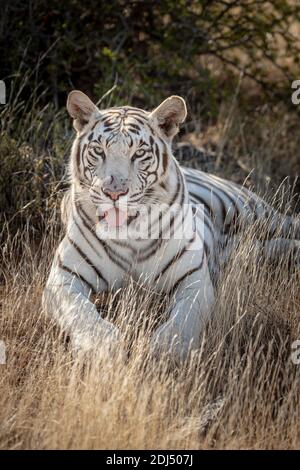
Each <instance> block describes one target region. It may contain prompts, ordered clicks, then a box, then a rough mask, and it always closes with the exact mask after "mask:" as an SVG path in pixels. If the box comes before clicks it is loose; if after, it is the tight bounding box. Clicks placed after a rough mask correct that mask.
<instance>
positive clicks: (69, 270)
mask: <svg viewBox="0 0 300 470" xmlns="http://www.w3.org/2000/svg"><path fill="white" fill-rule="evenodd" d="M58 267H59V268H60V269H62V270H63V271H66V272H68V273H69V274H72V276H74V277H77V278H78V279H80V281H81V282H83V283H84V284H86V285H87V286H88V287H89V289H90V290H91V292H92V294H96V290H95V288H94V287H93V286H92V284H91V283H90V282H89V281H87V280H86V279H85V278H84V277H83V276H82V275H81V274H78V273H76V272H74V271H72V269H70V268H68V266H66V265H64V264H63V263H62V260H61V258H60V255H58Z"/></svg>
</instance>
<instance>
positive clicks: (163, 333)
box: [150, 322, 193, 365]
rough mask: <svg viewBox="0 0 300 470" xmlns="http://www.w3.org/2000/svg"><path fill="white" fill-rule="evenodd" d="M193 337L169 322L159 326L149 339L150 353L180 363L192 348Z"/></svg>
mask: <svg viewBox="0 0 300 470" xmlns="http://www.w3.org/2000/svg"><path fill="white" fill-rule="evenodd" d="M192 345H193V338H190V337H189V336H187V335H186V334H184V332H183V331H180V330H179V329H178V328H176V325H174V324H173V323H171V322H167V323H165V324H164V325H162V326H160V327H159V328H158V329H157V330H156V331H155V332H154V334H153V337H152V338H151V341H150V355H151V356H152V357H156V358H159V357H165V358H167V359H169V360H170V361H171V362H172V363H174V364H176V365H180V364H182V363H183V362H185V361H186V359H187V358H188V356H189V353H190V351H191V349H192Z"/></svg>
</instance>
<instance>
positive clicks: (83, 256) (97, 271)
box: [67, 235, 108, 287]
mask: <svg viewBox="0 0 300 470" xmlns="http://www.w3.org/2000/svg"><path fill="white" fill-rule="evenodd" d="M67 237H68V240H69V242H70V243H71V245H72V246H73V247H74V248H75V250H77V252H78V253H79V255H80V256H81V258H82V259H83V260H84V261H85V262H86V263H87V264H88V265H89V266H90V267H91V268H92V269H93V271H94V272H95V273H96V274H97V276H98V277H99V278H100V279H102V280H103V281H104V282H105V284H106V286H107V287H108V282H107V280H106V279H105V278H104V277H103V274H102V273H101V272H100V271H99V269H98V268H97V267H96V266H95V265H94V264H93V263H92V262H91V260H90V259H89V257H88V256H87V255H86V254H85V253H83V251H82V250H81V248H80V247H79V246H78V245H77V243H75V242H74V240H72V238H70V236H69V235H67Z"/></svg>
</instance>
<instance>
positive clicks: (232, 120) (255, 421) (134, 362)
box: [0, 103, 300, 449]
mask: <svg viewBox="0 0 300 470" xmlns="http://www.w3.org/2000/svg"><path fill="white" fill-rule="evenodd" d="M22 109H23V108H22V107H20V111H18V109H16V108H14V107H13V106H11V105H9V106H8V107H7V108H6V109H5V110H4V111H3V114H2V113H1V122H2V131H1V134H0V138H1V139H0V144H1V147H0V149H1V152H0V158H1V171H2V175H3V174H4V176H5V175H7V176H5V178H4V180H3V181H4V183H3V184H4V186H3V187H5V188H6V187H7V181H10V183H9V184H10V188H9V189H10V191H9V198H11V200H9V203H10V204H11V205H10V206H9V208H8V209H10V210H13V211H12V212H14V213H10V210H8V211H7V213H8V215H9V217H6V218H4V219H3V226H2V227H1V231H0V232H1V236H2V238H3V239H4V244H3V247H2V250H1V260H0V267H1V270H0V276H1V285H0V309H1V312H0V340H2V341H4V342H5V345H6V352H7V361H6V364H5V365H0V448H3V449H24V448H26V449H29V448H30V449H31V448H33V449H37V448H38V449H46V448H47V449H48V448H59V449H62V448H63V449H65V448H72V449H79V448H90V449H94V448H102V449H105V448H106V449H111V448H122V449H130V448H158V449H159V448H178V449H188V448H196V449H198V448H199V449H209V448H218V449H221V448H225V449H228V448H236V449H237V448H258V449H261V448H297V447H299V444H300V432H299V431H300V425H299V422H300V421H299V417H300V416H299V414H300V411H299V386H300V379H299V367H300V365H295V364H294V363H293V362H292V360H291V352H292V350H291V345H292V343H293V341H294V340H296V339H300V326H299V325H300V322H299V310H300V308H299V307H300V293H299V281H300V273H299V269H298V271H297V270H295V271H294V272H293V271H291V270H289V268H288V266H287V263H286V261H285V260H284V259H283V260H282V261H281V262H280V263H278V264H277V265H276V266H273V265H270V264H268V263H267V262H266V261H263V260H260V261H259V262H257V260H256V258H255V257H254V255H253V252H254V250H253V244H254V243H253V242H254V240H255V235H256V233H255V232H257V233H258V234H259V235H260V237H261V229H259V230H258V229H255V228H254V229H253V230H252V231H250V232H249V231H248V232H247V233H245V235H244V238H243V242H242V243H241V244H240V246H239V247H238V248H237V249H236V250H235V252H234V254H233V256H232V259H231V260H230V262H229V263H228V265H227V266H226V267H225V268H224V272H223V273H222V277H221V282H220V285H219V288H218V292H217V300H216V305H215V307H214V309H213V316H212V318H211V321H210V323H209V324H208V326H207V329H206V331H205V334H204V336H203V339H202V343H201V344H202V345H201V350H200V351H199V352H198V353H197V354H195V355H194V356H193V357H192V358H191V359H190V361H189V362H188V363H187V364H186V365H185V367H182V368H179V369H174V368H173V369H170V368H169V367H168V364H167V363H166V361H165V358H162V359H161V360H160V361H158V362H153V361H151V360H149V357H148V349H147V343H148V338H149V330H151V328H152V327H153V322H154V321H156V320H158V316H157V313H159V312H160V311H161V310H162V307H163V305H164V304H165V302H167V301H168V299H164V298H162V297H161V296H159V295H157V294H156V293H155V292H154V291H153V288H152V290H150V289H149V287H146V286H137V285H136V284H135V283H134V282H133V281H132V280H131V279H130V278H128V280H127V282H126V286H125V287H124V289H123V290H122V291H121V292H119V293H118V294H117V295H115V294H114V293H111V294H109V295H108V297H107V298H106V299H103V301H102V302H100V299H97V303H98V304H101V306H102V309H103V310H104V311H105V314H106V315H108V316H110V318H111V319H112V321H115V322H117V323H118V325H119V326H120V328H121V330H122V331H123V334H124V337H125V339H126V344H127V346H128V349H129V351H130V354H129V357H128V359H127V361H126V362H125V363H124V362H122V361H121V360H120V358H114V359H112V360H110V361H103V359H102V358H101V355H100V357H99V354H95V356H94V357H93V358H91V357H90V358H88V359H85V360H83V358H78V357H74V356H73V355H72V352H71V348H70V344H69V343H68V342H67V341H66V339H65V338H64V336H63V335H62V333H61V332H60V331H59V330H58V328H57V326H56V325H55V324H53V323H52V322H51V319H49V318H46V317H45V315H44V314H43V312H42V310H41V294H42V290H43V286H44V284H45V280H46V276H47V273H48V271H49V267H50V263H51V260H52V257H53V253H54V249H55V247H56V246H57V244H58V242H59V239H60V237H61V236H62V234H61V231H60V223H59V220H58V219H59V214H58V213H57V207H58V206H59V201H58V200H59V194H58V188H59V190H60V188H61V185H60V181H61V178H62V175H63V170H62V165H63V160H64V158H63V156H64V154H65V153H67V150H68V148H69V143H70V138H71V133H70V129H69V127H67V126H66V125H65V120H64V119H62V123H61V124H60V125H61V128H59V129H54V128H53V132H50V131H49V132H50V134H51V136H50V138H49V139H48V134H45V133H44V128H43V127H39V126H38V125H35V123H37V124H38V123H39V122H41V119H40V118H41V113H40V112H39V111H38V110H37V116H38V119H35V117H34V113H35V111H34V107H30V109H31V110H32V113H33V114H32V115H30V123H31V124H30V126H27V127H28V128H25V126H24V125H21V124H20V123H21V119H20V116H22V112H23V111H22ZM227 110H228V108H227ZM44 111H45V113H46V114H47V121H51V122H52V123H53V126H54V127H55V125H54V123H57V124H59V123H58V121H57V115H56V114H55V112H54V111H53V110H52V111H51V110H49V109H47V110H44ZM239 111H240V110H239V109H237V106H236V105H235V103H233V105H230V107H229V112H226V109H225V108H224V110H223V113H221V112H220V119H219V121H218V122H217V123H216V124H215V125H214V126H210V127H208V128H206V129H202V128H201V126H200V124H201V123H200V124H199V121H198V122H197V120H196V117H194V116H192V119H191V120H190V121H189V122H188V123H187V127H186V131H189V132H190V130H191V128H192V130H193V133H191V134H190V135H188V136H187V137H188V138H189V140H190V142H192V143H194V144H195V145H196V146H197V145H198V143H199V141H200V143H202V144H205V143H206V142H213V143H216V142H219V143H220V142H221V148H220V149H219V150H218V149H217V153H216V155H215V156H214V160H213V162H212V167H211V168H210V171H212V172H214V173H217V174H219V175H222V176H227V177H228V178H230V179H234V180H235V181H238V182H243V180H244V179H245V178H246V176H247V175H248V172H249V169H251V168H253V167H254V166H256V167H257V166H258V165H257V164H258V163H259V170H258V172H257V173H256V174H254V175H253V173H252V176H251V178H249V179H248V180H247V181H250V182H251V184H256V185H257V186H260V187H261V188H262V190H263V191H264V190H265V189H266V186H267V183H268V181H269V180H270V179H271V180H272V181H273V180H274V183H275V186H277V184H278V180H280V179H281V178H282V177H284V176H285V175H286V173H285V172H287V173H290V174H295V172H296V171H297V169H298V168H299V161H297V155H298V149H299V143H300V142H299V141H298V139H299V137H297V136H298V134H297V133H296V131H295V130H296V128H297V126H298V121H297V119H296V117H295V116H294V115H290V119H289V120H288V119H281V118H282V117H283V116H286V113H285V110H284V109H283V110H280V109H279V110H278V114H277V118H276V120H274V113H273V111H272V110H266V112H265V113H262V114H261V116H259V112H258V113H257V114H256V115H253V116H249V115H248V114H246V116H245V115H243V114H242V112H241V114H239ZM20 112H21V114H20ZM199 116H200V117H201V113H200V112H199ZM9 119H11V120H10V121H9ZM197 119H198V118H197ZM7 120H8V121H7ZM191 121H193V122H191ZM8 122H9V126H8V124H7V123H8ZM198 124H199V127H197V126H198ZM54 131H55V132H54ZM45 136H46V137H47V139H46V140H45V138H44V137H45ZM27 142H29V143H30V148H29V149H28V151H26V152H25V153H26V154H24V155H23V154H22V152H21V150H22V146H23V145H26V143H27ZM221 151H222V155H223V154H224V156H222V157H221V158H220V155H221ZM223 151H224V152H223ZM20 152H21V153H20ZM13 158H14V159H13ZM279 162H281V163H280V164H279ZM17 163H18V165H19V166H18V167H17V175H16V174H15V173H16V169H15V165H16V164H17ZM190 163H191V165H192V166H201V164H199V161H198V162H194V161H192V162H190ZM23 165H24V168H25V170H26V172H22V170H23ZM26 165H28V166H26ZM5 168H7V172H6V173H3V172H4V169H5ZM29 171H30V172H31V173H30V174H32V178H31V179H30V183H31V184H32V186H29V187H28V183H29V181H28V175H29ZM23 173H24V174H23ZM11 175H13V177H14V178H11ZM44 175H46V176H45V177H44ZM15 176H17V178H15ZM255 177H257V180H255ZM28 188H29V189H28ZM31 188H33V189H31ZM9 198H8V199H9ZM31 199H32V200H33V201H34V204H32V203H31ZM278 199H279V201H278ZM283 199H284V198H282V192H279V196H278V195H277V196H276V198H275V201H274V202H275V203H276V206H277V207H278V206H282V204H281V201H282V200H283ZM5 201H6V199H5V198H4V202H5ZM28 204H30V205H28ZM11 218H12V220H11ZM36 219H38V223H36ZM15 220H18V225H17V227H19V228H18V229H17V230H16V227H15V226H14V225H13V224H12V221H15ZM11 230H13V232H12V231H11ZM39 230H40V231H39ZM41 231H43V235H42V237H40V232H41Z"/></svg>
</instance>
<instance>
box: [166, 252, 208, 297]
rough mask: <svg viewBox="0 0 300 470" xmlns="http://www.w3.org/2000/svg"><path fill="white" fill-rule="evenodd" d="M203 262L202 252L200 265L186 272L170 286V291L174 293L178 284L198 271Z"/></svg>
mask: <svg viewBox="0 0 300 470" xmlns="http://www.w3.org/2000/svg"><path fill="white" fill-rule="evenodd" d="M203 260H204V251H203V252H202V260H201V263H200V265H199V266H197V267H196V268H193V269H190V271H188V272H187V273H185V274H184V275H183V276H181V277H180V278H179V279H178V280H177V281H176V282H175V284H174V285H173V286H172V288H171V291H172V292H174V291H175V290H176V289H177V287H178V286H179V284H180V283H181V282H182V281H184V279H186V278H187V277H188V276H190V275H191V274H193V273H195V272H196V271H198V270H199V269H201V268H202V265H203Z"/></svg>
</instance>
